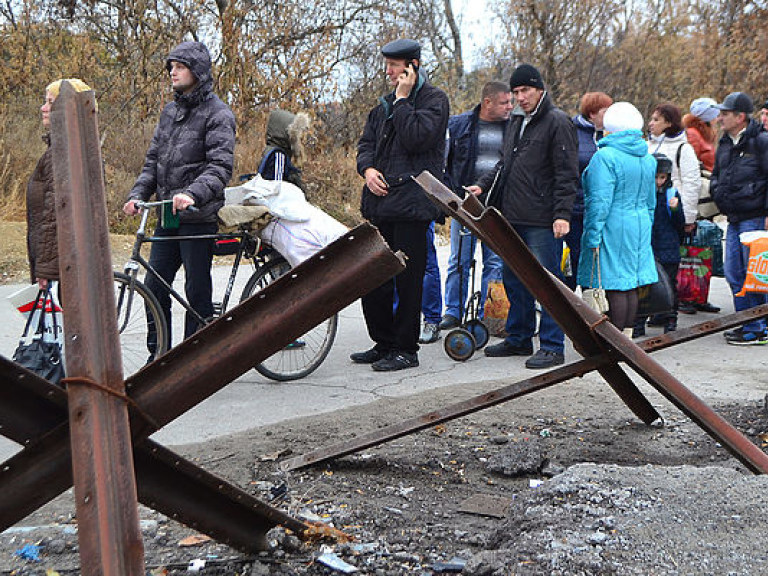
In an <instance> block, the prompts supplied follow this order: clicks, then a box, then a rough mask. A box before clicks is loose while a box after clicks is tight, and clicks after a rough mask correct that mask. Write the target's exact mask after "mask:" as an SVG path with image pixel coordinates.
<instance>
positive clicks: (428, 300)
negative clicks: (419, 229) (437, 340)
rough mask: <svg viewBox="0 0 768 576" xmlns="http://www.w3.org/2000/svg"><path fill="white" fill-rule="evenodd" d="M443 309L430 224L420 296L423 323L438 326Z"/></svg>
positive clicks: (433, 234) (432, 228)
mask: <svg viewBox="0 0 768 576" xmlns="http://www.w3.org/2000/svg"><path fill="white" fill-rule="evenodd" d="M442 309H443V293H442V290H441V289H440V268H439V267H438V265H437V250H435V223H434V222H430V224H429V228H427V269H426V270H425V271H424V286H423V292H422V295H421V312H422V314H424V321H425V322H428V323H430V324H439V323H440V319H441V315H440V311H441V310H442Z"/></svg>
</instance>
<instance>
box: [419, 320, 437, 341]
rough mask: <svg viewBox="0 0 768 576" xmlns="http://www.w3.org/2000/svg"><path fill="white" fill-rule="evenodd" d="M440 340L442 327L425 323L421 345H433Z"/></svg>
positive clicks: (420, 337)
mask: <svg viewBox="0 0 768 576" xmlns="http://www.w3.org/2000/svg"><path fill="white" fill-rule="evenodd" d="M438 338H440V327H439V326H438V325H437V324H432V323H430V322H424V328H423V329H422V331H421V336H419V344H432V342H437V340H438Z"/></svg>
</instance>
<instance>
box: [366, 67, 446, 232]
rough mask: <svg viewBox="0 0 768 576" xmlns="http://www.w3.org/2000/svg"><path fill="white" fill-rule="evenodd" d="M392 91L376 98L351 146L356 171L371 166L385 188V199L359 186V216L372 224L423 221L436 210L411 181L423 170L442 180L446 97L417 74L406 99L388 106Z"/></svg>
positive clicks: (433, 217) (431, 217)
mask: <svg viewBox="0 0 768 576" xmlns="http://www.w3.org/2000/svg"><path fill="white" fill-rule="evenodd" d="M394 100H395V95H394V93H392V94H389V95H387V96H385V97H383V98H381V99H380V103H379V105H378V106H376V107H375V108H374V109H373V110H371V112H370V114H368V120H367V122H366V124H365V129H364V130H363V135H362V137H361V138H360V142H359V143H358V145H357V171H358V173H359V174H360V175H361V176H364V175H365V171H366V169H368V168H375V169H376V170H378V171H379V172H381V173H382V174H383V175H384V178H385V179H386V181H387V183H388V184H389V193H388V194H387V195H386V196H374V195H373V193H371V191H370V190H368V187H367V186H363V196H362V201H361V208H360V210H361V212H362V214H363V217H364V218H367V219H368V220H370V221H371V222H372V223H373V224H376V223H378V222H387V221H393V220H409V221H421V222H427V221H432V220H436V219H438V218H440V217H441V216H442V214H441V212H440V210H439V209H438V208H436V207H435V205H434V204H432V202H431V201H430V200H429V198H427V195H426V194H425V193H424V191H423V190H422V188H421V186H419V185H418V184H417V183H416V182H414V181H413V179H412V178H411V177H412V176H418V175H419V174H420V173H421V172H422V171H424V170H429V172H431V173H432V175H433V176H435V177H436V178H438V179H439V180H442V179H443V162H444V161H445V133H446V129H447V128H448V115H449V106H448V97H447V96H446V95H445V93H444V92H443V91H442V90H440V89H439V88H435V87H434V86H432V85H431V84H430V83H429V82H427V80H426V77H425V76H423V75H422V76H420V77H419V81H418V84H417V85H416V86H414V88H413V90H411V94H410V96H409V97H408V98H403V99H401V100H398V101H397V103H394Z"/></svg>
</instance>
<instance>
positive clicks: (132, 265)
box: [123, 200, 271, 324]
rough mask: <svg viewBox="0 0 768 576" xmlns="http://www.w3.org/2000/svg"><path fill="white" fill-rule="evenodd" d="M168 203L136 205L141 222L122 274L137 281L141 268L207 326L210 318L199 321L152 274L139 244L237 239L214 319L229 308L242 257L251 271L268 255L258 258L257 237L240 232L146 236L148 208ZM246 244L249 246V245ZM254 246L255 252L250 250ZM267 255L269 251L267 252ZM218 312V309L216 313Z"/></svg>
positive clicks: (179, 299)
mask: <svg viewBox="0 0 768 576" xmlns="http://www.w3.org/2000/svg"><path fill="white" fill-rule="evenodd" d="M169 202H172V201H171V200H164V201H159V202H136V206H137V207H138V208H139V209H140V210H141V222H140V224H139V228H138V230H137V231H136V240H135V241H134V243H133V249H132V251H131V257H130V259H129V260H128V262H127V263H126V264H125V266H124V268H123V271H124V272H125V274H126V275H127V276H128V277H130V278H131V281H132V282H133V281H134V280H136V279H137V277H138V273H139V268H143V269H144V270H145V271H146V273H147V274H151V275H152V277H154V278H155V279H156V280H157V281H158V282H159V283H160V284H161V285H162V286H163V287H164V288H165V289H166V290H168V293H169V294H170V296H171V298H173V299H174V300H176V302H178V303H179V304H180V305H181V306H182V307H183V308H184V309H185V310H186V311H187V312H189V313H190V314H191V315H192V316H193V317H194V318H195V320H197V321H198V322H200V323H201V324H208V323H210V322H211V321H212V320H213V317H211V318H203V317H202V316H201V315H200V314H198V313H197V311H196V310H195V309H194V308H192V306H190V304H189V302H187V300H186V299H185V298H184V297H183V296H182V295H181V294H180V293H179V292H178V291H176V290H175V289H174V288H173V286H171V285H170V284H169V283H168V282H166V281H165V279H164V278H163V277H161V276H160V274H158V272H157V270H155V269H154V268H153V267H152V265H151V264H150V263H149V262H148V261H147V260H146V259H145V258H144V257H143V256H142V255H141V247H142V245H143V244H146V243H153V242H181V241H187V240H188V241H197V240H223V239H235V238H238V239H240V246H239V247H238V250H237V252H236V253H235V261H234V262H233V263H232V269H231V271H230V274H229V279H228V280H227V287H226V290H225V292H224V297H223V298H222V301H221V303H220V304H218V306H217V305H216V304H214V317H215V316H216V315H218V314H221V313H223V312H224V311H225V310H226V309H227V306H228V305H229V299H230V296H231V294H232V289H233V287H234V284H235V279H236V278H237V272H238V270H239V268H240V263H241V262H242V259H243V255H245V257H246V258H249V259H251V260H252V262H253V265H254V267H255V266H256V262H257V261H258V260H259V259H264V260H267V259H268V256H269V255H270V252H267V253H266V254H265V255H264V256H259V255H258V252H259V249H260V248H261V240H260V239H259V238H258V237H257V236H254V235H253V234H251V233H250V232H248V231H246V230H241V231H239V232H231V233H217V234H202V235H198V236H172V237H163V236H147V233H146V228H147V221H148V219H149V212H150V211H149V208H153V207H157V206H162V205H163V204H166V203H169ZM249 241H250V242H249ZM253 246H255V248H252V247H253ZM270 251H271V249H270ZM132 297H133V291H131V296H129V298H132ZM131 305H132V302H131V301H129V302H128V306H129V307H130V306H131ZM216 308H218V309H216Z"/></svg>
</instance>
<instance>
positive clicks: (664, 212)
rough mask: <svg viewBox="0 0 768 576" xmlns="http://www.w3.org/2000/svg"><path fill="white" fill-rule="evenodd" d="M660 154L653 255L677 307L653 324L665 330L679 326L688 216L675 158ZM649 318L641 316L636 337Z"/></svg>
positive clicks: (672, 330)
mask: <svg viewBox="0 0 768 576" xmlns="http://www.w3.org/2000/svg"><path fill="white" fill-rule="evenodd" d="M653 157H654V158H656V210H655V211H654V215H653V228H652V229H651V246H652V247H653V257H654V258H655V259H656V261H657V262H659V264H661V266H662V268H664V271H665V272H666V273H667V276H669V279H670V281H671V282H672V288H673V293H674V309H673V310H672V312H669V313H668V314H664V315H660V317H654V318H653V320H652V322H651V324H652V325H661V326H664V333H665V334H666V333H667V332H674V331H675V330H677V304H678V302H677V269H678V267H679V266H680V244H681V243H682V241H683V235H684V234H685V217H684V215H683V202H682V199H681V198H680V193H679V192H678V191H677V190H676V189H675V188H674V187H673V186H672V160H670V159H669V158H668V157H667V156H665V155H664V154H654V155H653ZM646 320H647V318H646V317H644V316H638V318H637V320H636V321H635V327H634V329H633V331H632V337H633V338H638V337H640V336H645V323H646Z"/></svg>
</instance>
